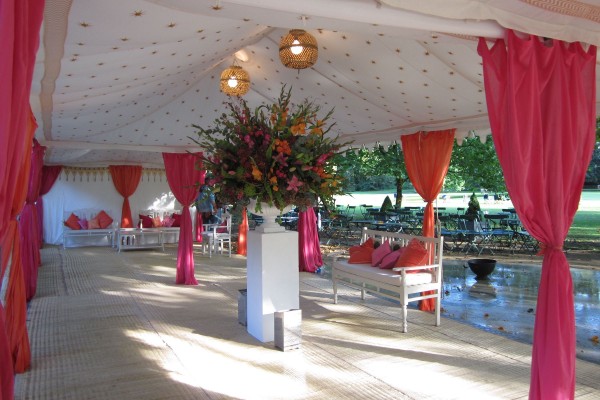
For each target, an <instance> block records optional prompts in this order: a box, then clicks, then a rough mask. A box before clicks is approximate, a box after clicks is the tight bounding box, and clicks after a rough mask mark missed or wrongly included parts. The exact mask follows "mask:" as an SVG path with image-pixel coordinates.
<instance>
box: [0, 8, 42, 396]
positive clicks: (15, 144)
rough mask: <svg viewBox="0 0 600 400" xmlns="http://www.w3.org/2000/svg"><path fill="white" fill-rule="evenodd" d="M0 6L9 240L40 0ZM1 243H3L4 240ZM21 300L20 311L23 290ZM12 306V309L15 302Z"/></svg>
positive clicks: (6, 387) (7, 376)
mask: <svg viewBox="0 0 600 400" xmlns="http://www.w3.org/2000/svg"><path fill="white" fill-rule="evenodd" d="M0 4H1V5H0V60H2V61H1V62H0V233H3V234H4V237H7V236H9V234H10V232H9V224H10V225H11V226H13V227H15V228H16V221H14V220H13V219H12V218H11V211H12V208H13V207H12V206H13V203H14V199H15V197H17V196H16V194H17V193H25V191H26V187H25V183H24V182H26V179H25V178H27V175H20V171H21V168H22V167H23V165H27V164H24V161H23V159H24V158H27V163H28V160H29V153H30V150H31V139H32V137H31V136H30V135H29V134H28V133H29V131H28V130H27V124H28V118H29V117H28V114H29V113H30V109H29V95H30V92H31V77H32V74H33V66H34V63H35V54H36V51H37V48H38V45H39V32H40V26H41V23H42V17H43V12H44V1H43V0H30V1H21V0H2V2H1V3H0ZM19 177H21V178H23V181H19V180H18V179H19ZM24 197H25V196H24V194H23V197H22V198H21V199H22V200H23V201H24ZM22 204H23V203H21V206H22ZM15 216H16V215H15ZM11 221H14V222H11ZM15 234H16V229H15ZM13 237H14V235H13ZM1 240H2V243H4V238H2V239H1ZM7 254H9V248H8V247H5V245H4V244H3V245H2V257H1V258H4V257H5V256H6V255H7ZM5 265H6V264H4V263H3V266H2V268H1V271H0V272H1V273H0V278H2V276H3V275H4V274H5V273H6V269H5ZM21 272H22V271H21ZM12 275H13V274H12V273H11V276H12ZM16 275H18V274H15V276H16ZM11 279H13V278H11ZM9 285H10V280H9ZM10 295H11V294H10V293H7V296H6V300H7V304H6V305H7V310H6V311H7V315H6V318H5V317H4V308H3V307H2V304H0V365H2V367H1V368H0V399H2V400H6V399H12V398H13V383H14V376H13V373H14V370H13V362H12V360H11V357H12V349H11V348H10V344H9V334H8V330H12V329H13V327H14V325H13V324H14V323H15V321H14V320H9V318H8V317H9V316H8V311H9V310H8V306H9V304H8V299H9V296H10ZM20 298H21V297H20ZM22 300H23V302H22V307H23V312H24V311H25V309H24V307H25V293H24V290H23V293H22ZM11 301H13V305H14V299H11ZM13 311H14V310H13ZM11 312H12V311H11ZM23 315H24V314H23ZM11 318H12V315H11ZM24 322H25V321H24V320H23V323H24ZM23 327H24V325H23ZM25 337H27V335H26V328H25ZM27 343H28V342H27Z"/></svg>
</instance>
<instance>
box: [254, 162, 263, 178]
mask: <svg viewBox="0 0 600 400" xmlns="http://www.w3.org/2000/svg"><path fill="white" fill-rule="evenodd" d="M252 177H253V178H254V180H255V181H260V180H261V179H262V172H260V171H259V170H258V168H256V165H253V166H252Z"/></svg>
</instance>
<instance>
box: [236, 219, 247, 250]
mask: <svg viewBox="0 0 600 400" xmlns="http://www.w3.org/2000/svg"><path fill="white" fill-rule="evenodd" d="M248 228H249V227H248V210H246V207H244V209H243V210H242V222H241V223H240V225H239V227H238V232H239V235H238V247H237V253H238V254H239V255H241V256H245V255H248V242H247V239H248Z"/></svg>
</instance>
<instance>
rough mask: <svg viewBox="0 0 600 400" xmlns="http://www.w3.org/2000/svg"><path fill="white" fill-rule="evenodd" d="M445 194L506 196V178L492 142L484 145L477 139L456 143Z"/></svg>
mask: <svg viewBox="0 0 600 400" xmlns="http://www.w3.org/2000/svg"><path fill="white" fill-rule="evenodd" d="M445 189H446V190H458V191H460V190H465V189H468V190H471V191H473V190H479V189H487V190H489V191H492V192H505V191H506V185H505V183H504V175H503V173H502V168H501V167H500V162H499V161H498V156H497V154H496V149H495V147H494V143H493V141H492V139H491V138H488V139H487V140H486V142H485V143H481V141H480V140H479V139H478V138H474V139H465V140H464V141H463V143H462V145H460V146H459V145H458V144H456V143H455V146H454V148H453V149H452V158H451V160H450V167H449V169H448V175H447V176H446V181H445Z"/></svg>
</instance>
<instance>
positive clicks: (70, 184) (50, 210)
mask: <svg viewBox="0 0 600 400" xmlns="http://www.w3.org/2000/svg"><path fill="white" fill-rule="evenodd" d="M105 171H106V172H104V171H100V172H99V173H93V174H90V173H89V172H87V173H83V174H81V173H73V172H72V170H71V171H69V170H66V171H63V172H61V175H60V177H59V179H57V180H56V183H55V184H54V186H53V187H52V189H51V190H50V192H48V193H47V194H46V195H45V196H43V199H44V241H45V242H46V243H48V244H62V232H63V226H64V225H63V222H64V220H65V218H66V217H65V213H67V212H71V211H75V210H82V209H90V210H96V211H100V210H105V211H106V212H107V213H108V214H109V215H110V216H111V217H112V218H113V219H114V220H116V221H120V218H121V209H122V206H123V196H121V195H120V194H119V193H118V192H117V190H116V189H115V186H114V184H113V181H112V179H111V178H110V174H109V173H108V170H107V169H106V170H105ZM129 204H130V207H131V215H132V217H133V221H134V222H136V223H137V221H138V214H139V213H140V212H141V211H144V210H149V209H155V210H165V211H166V210H181V209H182V206H181V204H180V203H179V202H178V201H177V200H175V196H173V193H172V192H171V190H170V189H169V185H168V183H167V179H166V177H165V175H164V172H163V173H162V174H156V173H145V172H144V173H143V174H142V179H141V180H140V183H139V185H138V187H137V189H136V191H135V193H134V194H133V195H132V196H131V197H130V198H129ZM190 211H191V212H192V218H194V216H195V209H194V208H193V207H192V208H190ZM67 216H68V215H67Z"/></svg>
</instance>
